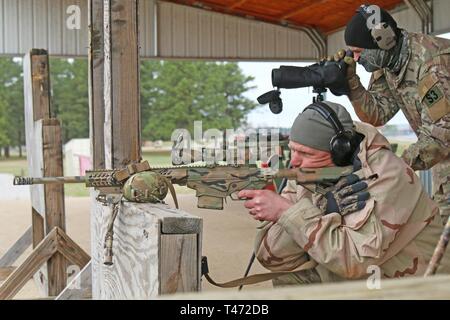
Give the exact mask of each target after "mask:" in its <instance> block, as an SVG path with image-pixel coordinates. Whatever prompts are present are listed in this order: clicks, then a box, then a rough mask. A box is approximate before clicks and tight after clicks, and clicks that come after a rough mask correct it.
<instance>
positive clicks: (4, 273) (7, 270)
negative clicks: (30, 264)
mask: <svg viewBox="0 0 450 320" xmlns="http://www.w3.org/2000/svg"><path fill="white" fill-rule="evenodd" d="M16 268H17V267H0V281H5V280H6V278H8V277H9V276H10V274H11V273H13V271H14V270H16Z"/></svg>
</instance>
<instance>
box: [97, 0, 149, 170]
mask: <svg viewBox="0 0 450 320" xmlns="http://www.w3.org/2000/svg"><path fill="white" fill-rule="evenodd" d="M104 10H105V11H104V14H105V17H109V19H106V18H105V21H108V22H109V21H110V26H106V27H105V28H107V29H109V30H111V33H110V34H107V32H105V66H106V65H108V66H111V72H110V74H109V76H110V77H108V78H107V77H105V109H106V115H105V118H106V121H105V122H106V123H109V124H110V125H112V127H107V128H106V130H105V141H110V143H111V144H109V145H106V146H105V161H106V167H107V168H108V169H109V168H123V167H124V166H126V165H128V164H130V163H133V162H139V161H140V160H141V135H140V132H141V130H140V129H141V124H140V105H139V98H140V92H139V67H140V66H139V43H138V39H139V33H138V26H139V24H138V1H137V0H116V1H114V2H112V3H111V8H110V10H106V9H104ZM105 24H106V23H105ZM108 37H109V41H106V39H107V38H108ZM107 51H108V52H110V54H109V55H107V54H106V52H107ZM106 79H107V80H106ZM105 125H106V124H105ZM108 136H110V137H108ZM108 157H109V159H108Z"/></svg>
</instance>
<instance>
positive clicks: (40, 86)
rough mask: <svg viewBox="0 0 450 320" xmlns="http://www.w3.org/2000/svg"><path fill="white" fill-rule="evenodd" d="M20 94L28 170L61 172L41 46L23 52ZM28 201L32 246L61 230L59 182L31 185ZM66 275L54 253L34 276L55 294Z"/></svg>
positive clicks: (38, 174) (39, 173)
mask: <svg viewBox="0 0 450 320" xmlns="http://www.w3.org/2000/svg"><path fill="white" fill-rule="evenodd" d="M24 94H25V131H26V145H27V159H28V168H29V174H30V175H31V176H36V177H42V176H61V175H63V166H62V139H61V128H60V124H59V121H58V120H56V119H51V113H50V75H49V60H48V54H47V52H46V51H45V50H37V49H33V50H31V52H30V53H29V54H27V55H26V56H25V59H24ZM31 203H32V222H33V225H32V227H33V240H34V241H33V244H34V246H36V245H37V244H38V243H39V241H40V240H42V239H43V238H44V236H45V235H47V234H48V233H49V232H50V231H51V230H53V228H54V227H59V228H61V229H62V230H65V213H64V187H63V186H62V185H46V186H43V185H39V186H32V187H31ZM39 215H40V216H41V217H42V218H43V219H41V217H39ZM66 278H67V277H66V262H65V260H64V258H63V256H62V255H60V254H59V253H57V254H55V255H54V256H52V257H51V259H50V260H49V262H48V263H47V270H46V269H45V268H44V269H42V270H41V271H40V274H39V275H38V276H36V278H35V279H36V280H37V282H38V284H40V288H41V289H42V290H43V292H44V293H45V294H46V295H50V296H56V295H57V294H58V293H59V292H60V291H62V289H64V287H65V285H66ZM46 279H48V283H47V282H46Z"/></svg>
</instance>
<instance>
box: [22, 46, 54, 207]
mask: <svg viewBox="0 0 450 320" xmlns="http://www.w3.org/2000/svg"><path fill="white" fill-rule="evenodd" d="M23 75H24V105H25V111H24V115H25V139H26V147H27V150H28V152H27V160H28V172H29V174H30V176H41V175H42V168H43V155H42V148H39V149H37V146H40V145H42V134H40V133H39V134H37V132H36V128H35V124H34V123H35V121H36V120H39V119H48V118H49V117H50V80H49V66H48V56H47V52H46V51H45V50H36V49H34V50H31V51H30V53H28V54H27V55H26V56H25V58H24V60H23ZM30 190H31V203H32V207H33V208H34V209H35V210H36V212H38V213H39V214H41V215H44V214H45V203H44V186H43V185H35V186H31V187H30Z"/></svg>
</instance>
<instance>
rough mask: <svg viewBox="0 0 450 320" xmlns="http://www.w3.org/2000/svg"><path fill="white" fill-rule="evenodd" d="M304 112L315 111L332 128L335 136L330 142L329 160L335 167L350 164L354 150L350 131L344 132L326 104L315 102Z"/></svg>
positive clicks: (352, 136)
mask: <svg viewBox="0 0 450 320" xmlns="http://www.w3.org/2000/svg"><path fill="white" fill-rule="evenodd" d="M306 110H315V111H317V112H318V113H319V114H320V115H321V116H322V117H323V118H324V119H325V120H327V121H328V122H329V123H330V124H331V125H332V126H333V129H334V131H335V132H336V135H335V136H333V138H331V140H330V151H331V159H332V160H333V163H334V164H335V165H337V166H340V167H343V166H348V165H350V164H351V163H352V157H353V153H354V152H355V150H356V148H355V145H354V134H353V132H352V131H348V130H345V128H344V126H343V125H342V123H341V122H340V121H339V118H338V116H337V114H336V112H334V110H333V109H331V108H330V106H328V105H327V104H325V103H323V102H316V103H313V104H312V105H310V106H308V107H306V108H305V110H304V111H303V112H305V111H306Z"/></svg>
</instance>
